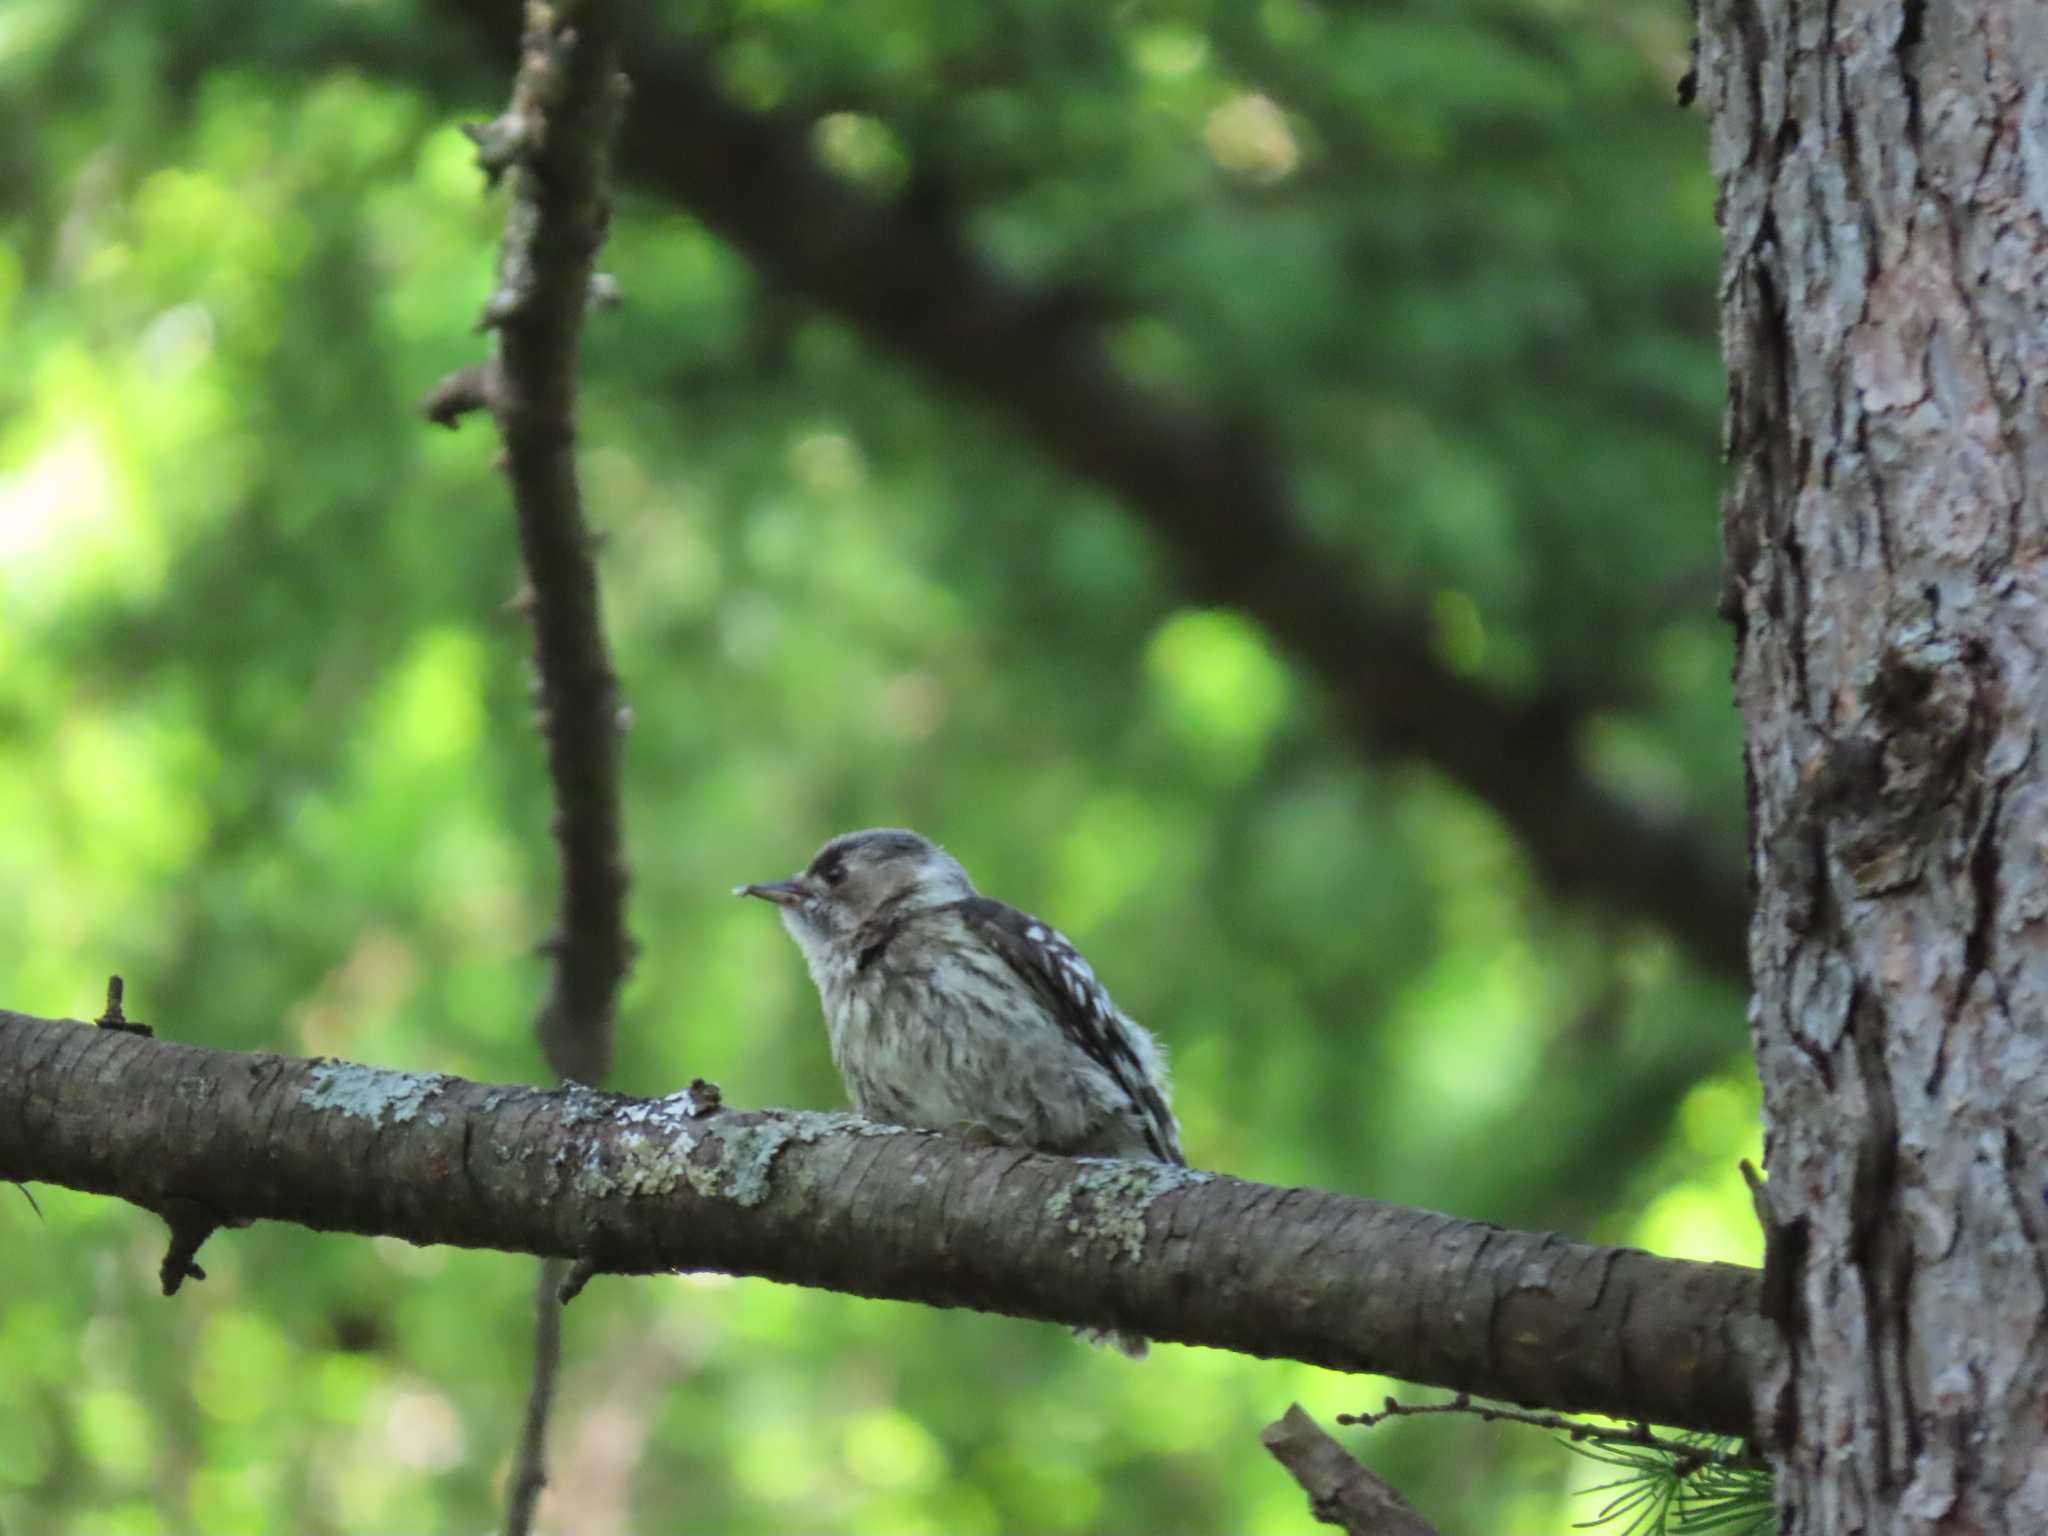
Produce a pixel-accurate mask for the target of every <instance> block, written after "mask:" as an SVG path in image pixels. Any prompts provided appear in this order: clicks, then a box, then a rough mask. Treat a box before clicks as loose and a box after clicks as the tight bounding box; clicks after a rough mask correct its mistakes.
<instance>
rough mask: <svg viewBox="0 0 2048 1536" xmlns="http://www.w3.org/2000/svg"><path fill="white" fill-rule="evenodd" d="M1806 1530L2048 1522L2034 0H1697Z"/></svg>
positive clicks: (1786, 1518) (1778, 1201)
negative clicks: (1717, 199) (1719, 238)
mask: <svg viewBox="0 0 2048 1536" xmlns="http://www.w3.org/2000/svg"><path fill="white" fill-rule="evenodd" d="M1701 23H1702V53H1701V79H1702V84H1703V86H1704V94H1705V99H1706V103H1707V108H1708V111H1709V113H1710V115H1711V124H1712V154H1713V161H1714V169H1715V173H1716V175H1717V176H1718V178H1719V180H1720V187H1721V206H1720V213H1721V221H1722V228H1723V234H1724V237H1725V240H1726V257H1725V264H1724V267H1723V274H1722V302H1723V326H1724V332H1725V343H1726V347H1727V353H1728V366H1729V389H1730V395H1729V413H1728V446H1729V450H1730V455H1731V458H1732V463H1733V478H1732V484H1731V489H1730V492H1729V497H1728V502H1727V510H1726V545H1727V560H1728V590H1727V594H1726V602H1727V610H1728V613H1729V616H1730V617H1731V618H1732V619H1733V620H1734V622H1735V624H1736V626H1737V632H1738V660H1737V673H1736V682H1737V691H1738V694H1739V697H1740V703H1741V707H1742V711H1743V715H1744V719H1745V721H1746V724H1747V727H1748V743H1749V745H1748V770H1749V780H1750V786H1751V800H1752V817H1751V838H1752V841H1751V849H1750V853H1751V861H1752V868H1753V871H1754V877H1755V881H1756V885H1757V905H1756V912H1755V917H1754V919H1753V923H1752V926H1751V930H1750V964H1751V969H1752V973H1753V975H1754V978H1755V982H1756V989H1757V991H1756V999H1757V1000H1756V1002H1755V1004H1754V1006H1753V1022H1754V1026H1755V1032H1756V1045H1757V1053H1758V1062H1759V1066H1760V1069H1761V1072H1762V1076H1763V1083H1764V1094H1765V1108H1766V1115H1767V1120H1768V1125H1769V1141H1768V1150H1767V1157H1766V1161H1767V1166H1768V1170H1769V1173H1770V1183H1769V1186H1768V1192H1767V1195H1766V1197H1765V1200H1764V1204H1765V1206H1766V1208H1767V1213H1768V1219H1769V1222H1770V1226H1771V1242H1770V1250H1769V1258H1768V1260H1767V1263H1766V1267H1765V1283H1764V1305H1765V1307H1766V1310H1767V1313H1768V1314H1769V1316H1770V1317H1771V1318H1772V1320H1773V1321H1774V1322H1775V1324H1776V1325H1777V1326H1778V1328H1779V1329H1780V1331H1781V1334H1782V1337H1783V1340H1784V1343H1785V1344H1786V1346H1787V1349H1786V1352H1785V1354H1784V1356H1783V1365H1782V1367H1781V1368H1779V1369H1777V1370H1776V1371H1774V1372H1773V1373H1772V1375H1771V1376H1770V1377H1769V1378H1768V1379H1766V1380H1764V1381H1761V1382H1760V1383H1759V1386H1760V1388H1761V1396H1760V1403H1759V1411H1760V1418H1761V1420H1762V1421H1763V1422H1765V1423H1766V1424H1767V1426H1768V1427H1769V1428H1770V1430H1771V1432H1772V1434H1773V1438H1774V1446H1775V1453H1776V1455H1777V1456H1778V1458H1779V1461H1780V1469H1781V1470H1780V1477H1779V1489H1780V1499H1781V1505H1782V1508H1781V1514H1782V1516H1783V1528H1784V1529H1785V1530H1786V1531H1787V1532H1797V1533H1815V1536H1820V1533H1826V1536H1838V1533H1843V1532H1859V1531H1867V1532H1880V1531H1881V1532H1936V1531H1941V1532H1964V1531H1968V1532H1992V1531H1998V1532H2015V1533H2027V1536H2035V1533H2039V1532H2041V1531H2044V1530H2048V1259H2044V1249H2043V1229H2044V1221H2043V1217H2044V1216H2048V1211H2044V1208H2043V1185H2044V1180H2048V1157H2044V1151H2043V1137H2042V1132H2043V1128H2044V1126H2048V1006H2044V1005H2048V792H2044V782H2043V775H2044V769H2048V762H2044V759H2043V755H2042V753H2041V751H2040V749H2039V745H2040V744H2039V742H2038V739H2037V738H2038V735H2039V732H2040V728H2041V720H2042V714H2043V705H2044V703H2048V676H2044V672H2043V658H2044V655H2048V622H2044V610H2043V606H2042V599H2043V595H2044V592H2043V589H2044V584H2048V517H2044V513H2048V505H2044V501H2043V495H2042V487H2043V486H2044V485H2048V414H2044V410H2048V395H2044V389H2048V8H2044V7H2042V6H2040V5H2038V4H2036V3H2034V0H1957V3H1953V4H1925V3H1906V4H1898V3H1889V4H1878V3H1873V0H1834V3H1821V0H1705V3H1704V4H1703V6H1702V11H1701Z"/></svg>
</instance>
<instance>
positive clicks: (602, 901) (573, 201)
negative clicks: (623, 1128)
mask: <svg viewBox="0 0 2048 1536" xmlns="http://www.w3.org/2000/svg"><path fill="white" fill-rule="evenodd" d="M619 23H620V17H619V14H618V11H617V8H616V7H615V6H614V4H613V3H612V0H578V3H575V4H573V5H570V4H551V3H548V0H527V4H526V7H525V25H524V28H523V31H522V34H521V38H520V54H519V69H518V72H517V73H516V74H515V75H514V77H513V82H512V98H511V101H510V103H509V104H508V105H507V106H506V108H505V110H504V111H503V112H501V113H500V114H499V115H498V116H497V117H496V118H494V119H492V120H491V121H490V122H489V123H485V124H482V125H480V126H478V127H475V128H473V129H472V130H471V136H472V137H473V138H474V139H475V141H476V145H477V161H478V164H479V165H480V166H481V167H482V168H483V171H484V174H485V176H486V177H487V178H488V179H489V181H490V182H492V183H493V184H495V183H497V182H498V181H499V180H501V179H502V180H503V181H504V183H505V185H506V188H507V190H508V193H509V199H508V202H509V206H508V209H507V212H506V218H505V238H504V243H503V246H502V247H501V250H500V253H499V258H498V283H497V287H496V288H495V290H494V291H493V292H492V294H491V296H490V299H489V300H488V301H487V302H486V303H485V305H484V324H485V326H486V327H488V328H489V329H491V330H492V331H493V332H495V336H496V341H495V346H494V349H493V356H492V358H491V360H490V361H489V362H488V363H486V364H484V365H483V366H482V367H470V368H464V369H462V370H460V371H458V372H457V373H455V374H453V375H451V376H450V377H449V378H447V379H445V380H443V381H442V383H441V384H440V385H439V386H437V387H436V388H435V390H434V391H433V392H432V394H431V395H430V396H429V397H428V400H427V402H426V406H425V410H426V414H427V416H428V418H429V419H430V420H433V421H435V422H438V423H440V424H441V425H443V426H448V427H453V426H454V425H456V423H457V421H458V420H459V419H460V416H461V415H462V413H463V411H464V410H465V409H473V408H476V407H488V408H489V409H490V411H491V414H492V417H493V419H494V420H495V421H496V422H497V426H498V436H499V439H500V440H501V441H502V442H503V443H504V446H505V458H504V462H505V467H506V472H507V475H508V477H509V479H510V481H511V487H512V502H513V507H514V509H515V511H516V513H517V516H518V526H519V549H520V555H521V558H522V560H523V562H524V565H525V571H526V590H525V592H524V593H523V594H522V597H523V600H524V601H523V604H522V606H524V607H525V609H526V611H527V612H528V613H529V614H530V615H531V617H532V620H533V637H534V670H535V693H536V705H537V716H538V721H539V725H540V732H541V738H542V740H543V741H544V742H545V743H546V747H547V758H548V773H549V777H550V778H551V779H552V780H553V783H554V790H555V805H556V812H555V823H554V829H555V840H556V844H557V847H558V849H559V851H560V860H561V871H562V895H561V911H560V915H559V917H558V918H557V920H556V928H555V931H554V933H553V934H552V935H550V937H549V941H548V948H549V949H550V951H551V952H552V954H553V956H554V965H553V967H552V971H551V979H550V982H549V986H548V992H547V995H546V997H545V998H544V999H543V1000H542V1003H541V1007H540V1010H539V1013H538V1015H537V1016H536V1018H535V1021H534V1027H535V1030H536V1032H537V1033H538V1035H539V1037H540V1044H541V1049H542V1051H543V1053H544V1054H545V1055H546V1057H547V1062H548V1066H549V1067H550V1068H551V1069H552V1070H553V1071H554V1073H555V1075H556V1076H557V1077H560V1078H562V1079H564V1080H565V1081H574V1082H581V1083H595V1082H599V1081H601V1080H602V1079H603V1077H604V1076H605V1074H606V1073H607V1072H608V1071H609V1070H610V1068H611V1058H612V1023H613V1017H614V1015H615V1013H616V1011H617V1007H618V995H619V988H620V986H621V984H622V983H623V982H624V980H625V975H626V970H627V968H628V966H629V965H630V964H631V963H632V944H631V939H630V938H629V936H628V934H627V931H626V918H625V897H626V881H627V876H626V859H625V850H624V844H623V838H622V836H621V833H620V793H619V740H620V736H621V734H622V732H623V730H624V725H625V720H624V715H623V711H622V708H621V706H620V703H619V685H618V678H617V676H616V675H615V674H614V672H613V671H612V665H611V657H610V655H609V653H608V651H607V649H606V646H605V639H604V627H603V622H602V619H601V617H600V611H599V605H598V588H597V565H596V561H595V560H594V559H593V558H592V553H593V540H592V538H591V534H590V530H589V527H588V525H587V524H586V522H585V520H584V516H583V496H582V488H581V486H580V484H579V483H578V480H577V474H576V364H577V356H578V344H579V342H580V339H581V336H582V330H583V316H584V313H585V311H586V309H587V308H588V300H589V295H590V293H591V292H592V280H593V277H594V276H595V273H596V261H597V253H598V250H599V248H600V247H601V246H602V245H603V243H604V236H605V230H606V227H607V225H608V224H609V223H610V219H611V199H610V192H609V189H608V188H607V186H606V178H607V173H608V163H607V162H608V160H609V156H610V145H611V140H612V137H613V135H614V134H615V133H616V131H617V128H618V122H619V117H620V115H621V112H622V111H623V109H624V106H625V97H626V81H625V77H624V76H622V75H621V74H620V73H619V71H618V55H619ZM565 1276H566V1269H565V1267H564V1265H563V1263H562V1261H561V1259H560V1258H558V1257H554V1256H550V1257H548V1258H546V1259H545V1260H544V1261H543V1262H542V1264H541V1268H540V1274H539V1277H538V1279H537V1282H536V1287H535V1297H534V1305H535V1318H536V1323H535V1330H534V1360H533V1373H532V1378H531V1380H530V1382H529V1383H528V1388H527V1401H526V1412H525V1415H524V1416H523V1418H522V1421H521V1428H520V1436H519V1451H518V1455H517V1457H516V1458H515V1465H514V1469H513V1474H512V1478H511V1484H510V1490H509V1493H508V1496H507V1499H506V1512H505V1530H506V1532H507V1536H525V1533H526V1532H527V1531H530V1530H531V1529H532V1528H533V1518H534V1512H535V1509H536V1507H537V1506H538V1503H539V1500H540V1495H541V1490H542V1489H543V1488H544V1487H545V1486H546V1485H547V1480H548V1479H547V1456H546V1452H547V1423H548V1412H549V1408H550V1406H551V1404H552V1402H553V1400H554V1391H555V1381H556V1378H557V1376H558V1374H559V1367H560V1363H561V1350H562V1321H561V1311H562V1302H561V1299H560V1298H561V1289H562V1282H563V1280H564V1278H565Z"/></svg>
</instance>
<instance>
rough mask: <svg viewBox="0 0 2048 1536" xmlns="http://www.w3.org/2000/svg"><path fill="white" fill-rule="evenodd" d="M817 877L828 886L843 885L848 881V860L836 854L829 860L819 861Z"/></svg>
mask: <svg viewBox="0 0 2048 1536" xmlns="http://www.w3.org/2000/svg"><path fill="white" fill-rule="evenodd" d="M817 875H818V878H819V879H820V880H822V881H824V882H825V883H826V884H827V885H839V884H842V883H843V882H844V881H845V879H846V860H845V859H844V858H842V857H840V856H839V855H838V854H836V853H835V854H833V855H832V857H830V858H829V859H820V860H818V863H817Z"/></svg>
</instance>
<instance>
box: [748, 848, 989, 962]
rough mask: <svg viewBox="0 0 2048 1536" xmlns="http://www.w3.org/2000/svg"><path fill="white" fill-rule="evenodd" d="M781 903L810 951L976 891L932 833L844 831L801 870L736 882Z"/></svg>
mask: <svg viewBox="0 0 2048 1536" xmlns="http://www.w3.org/2000/svg"><path fill="white" fill-rule="evenodd" d="M733 894H734V895H735V896H758V897H760V898H761V899H762V900H763V901H772V902H774V903H775V904H776V905H777V906H778V907H780V908H781V909H782V924H783V926H784V927H785V928H787V929H788V930H789V931H790V934H791V936H792V937H793V938H795V940H796V941H797V943H799V944H800V945H802V946H803V948H804V952H805V953H806V954H811V953H813V952H814V950H815V951H820V952H822V951H825V950H829V949H830V948H832V947H833V946H834V945H836V944H839V943H843V942H844V941H846V940H847V939H849V938H850V937H851V936H852V935H853V933H854V932H855V931H856V930H857V929H858V928H860V926H861V925H862V924H863V923H866V922H868V921H870V920H871V919H873V918H877V917H884V916H909V915H910V914H912V913H915V912H918V911H921V910H923V909H925V908H927V907H937V906H943V905H944V904H945V903H947V902H949V901H961V900H964V899H965V898H967V897H969V896H972V895H973V894H974V886H973V884H972V883H971V882H970V881H969V880H968V878H967V871H966V870H964V869H962V868H961V867H960V861H959V860H958V859H956V858H954V857H953V856H952V855H951V854H950V853H948V852H946V850H945V849H943V848H941V847H940V846H939V845H938V844H937V843H934V842H932V841H931V840H930V839H928V838H923V837H919V836H918V835H917V834H916V833H915V832H905V831H903V830H901V829H900V828H897V827H872V828H870V829H869V830H867V831H865V832H844V833H841V834H840V835H839V836H838V837H835V838H833V839H832V841H831V842H829V843H827V844H826V845H825V846H824V847H823V848H820V849H819V850H818V855H817V857H816V858H814V859H812V860H811V862H810V864H809V866H808V867H807V868H806V869H805V870H804V871H803V873H801V874H797V875H791V876H790V877H789V878H788V879H787V880H769V881H764V882H762V883H761V884H758V885H742V886H739V887H737V888H735V890H734V892H733Z"/></svg>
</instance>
